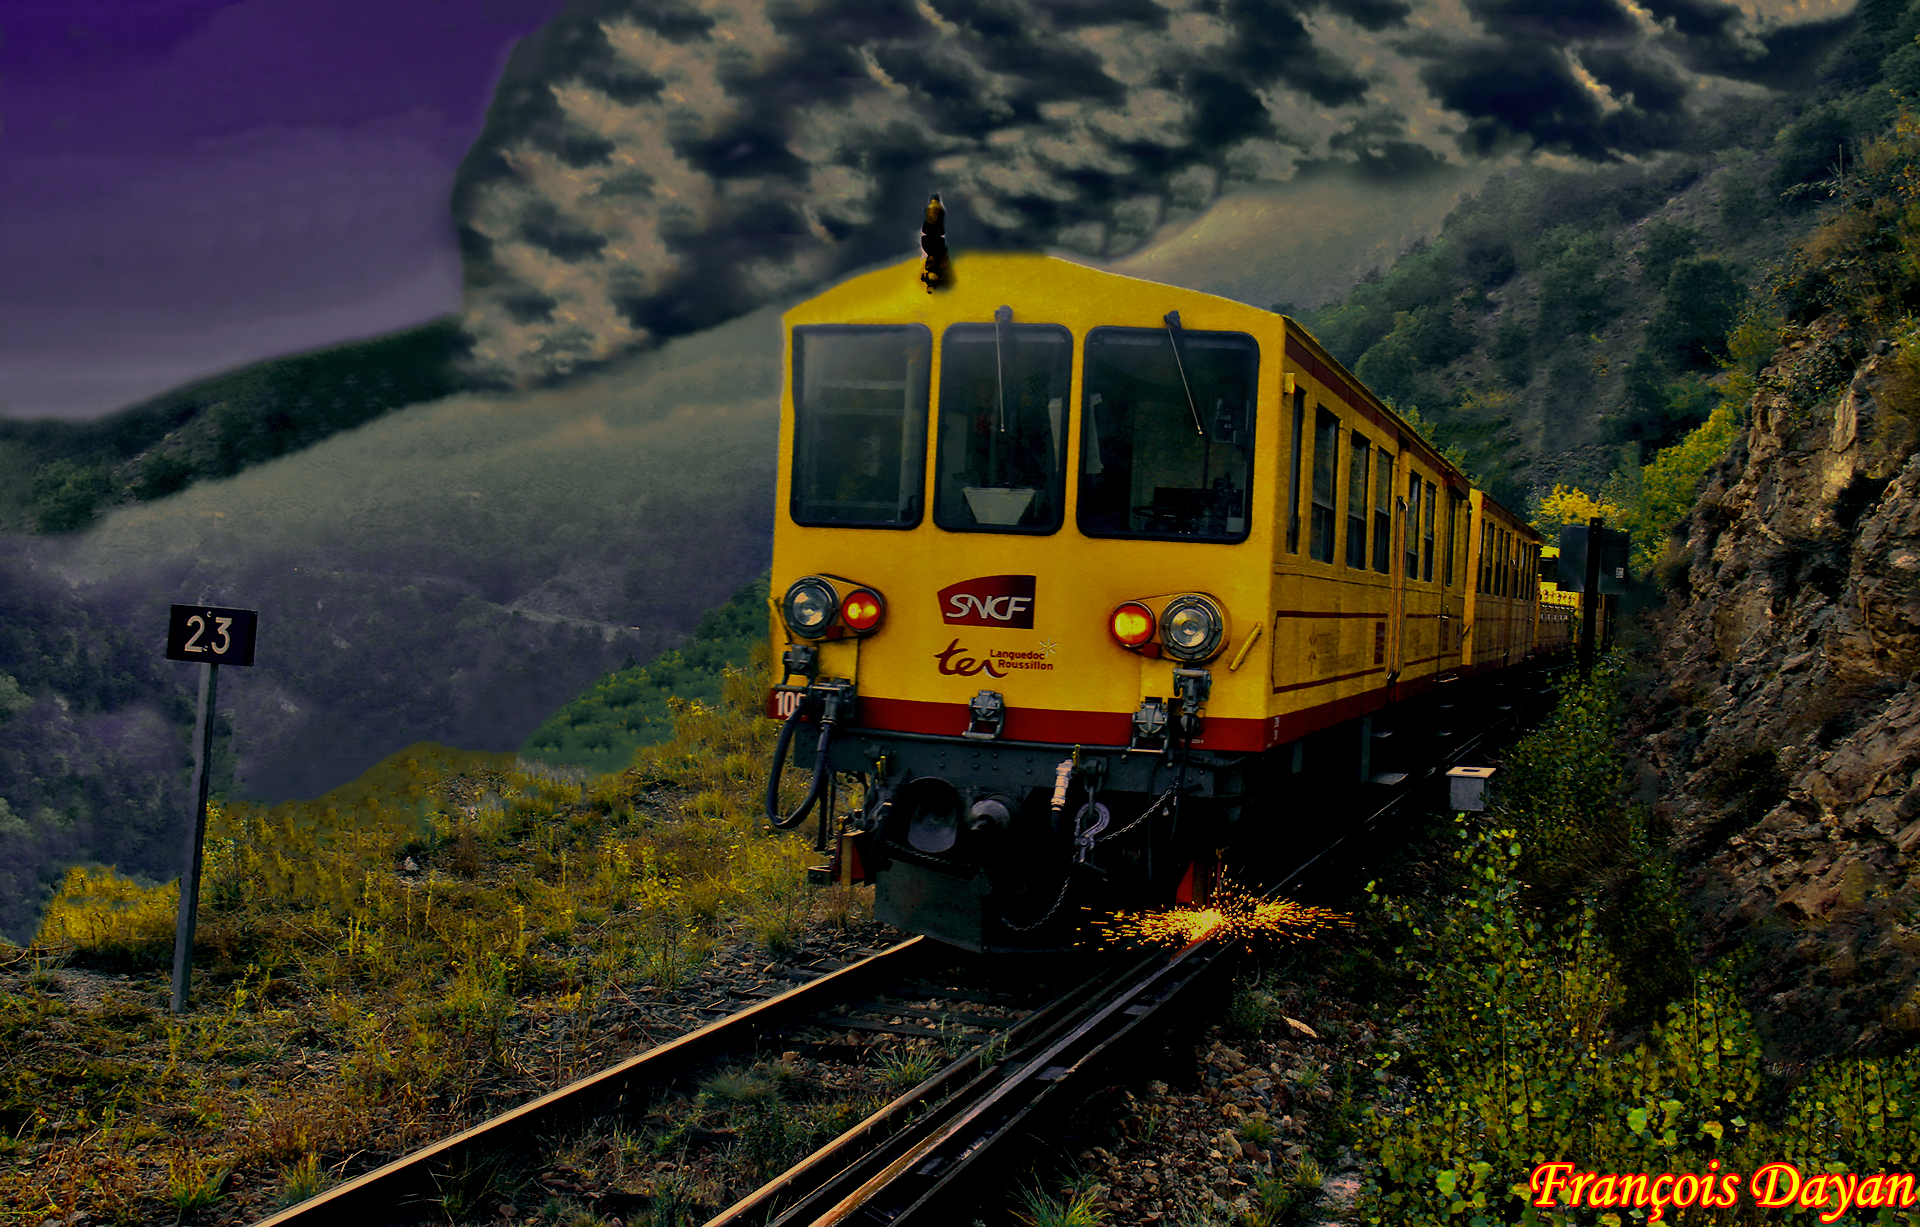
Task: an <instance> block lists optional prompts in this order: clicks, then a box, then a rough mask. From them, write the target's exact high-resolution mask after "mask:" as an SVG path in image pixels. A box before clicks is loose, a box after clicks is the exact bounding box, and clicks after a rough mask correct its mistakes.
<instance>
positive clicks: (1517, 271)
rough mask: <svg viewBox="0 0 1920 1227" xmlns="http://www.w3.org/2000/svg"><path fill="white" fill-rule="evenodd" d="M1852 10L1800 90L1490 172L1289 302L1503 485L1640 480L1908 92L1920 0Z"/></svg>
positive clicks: (1743, 351) (1715, 388) (1710, 404)
mask: <svg viewBox="0 0 1920 1227" xmlns="http://www.w3.org/2000/svg"><path fill="white" fill-rule="evenodd" d="M1860 15H1861V20H1860V24H1859V26H1858V28H1857V29H1856V30H1855V32H1854V33H1853V35H1852V36H1851V38H1850V40H1849V42H1848V43H1847V44H1846V45H1845V46H1843V47H1842V48H1841V49H1840V50H1839V51H1838V53H1836V55H1835V56H1834V57H1833V58H1832V59H1831V61H1830V62H1829V64H1828V65H1827V68H1826V70H1825V72H1824V74H1823V75H1822V76H1821V78H1820V79H1819V81H1818V82H1816V83H1815V85H1814V86H1813V88H1812V89H1811V90H1810V91H1809V92H1808V93H1807V94H1805V95H1803V96H1801V97H1799V98H1794V97H1790V96H1785V95H1766V96H1756V97H1743V98H1738V99H1734V100H1730V101H1727V102H1724V103H1722V104H1720V105H1719V106H1718V107H1716V108H1715V109H1713V110H1712V111H1711V112H1710V113H1709V114H1708V115H1707V116H1706V117H1705V119H1704V120H1703V121H1702V122H1701V123H1700V124H1699V125H1698V126H1697V127H1696V128H1695V130H1694V131H1693V132H1692V133H1691V135H1690V136H1689V138H1688V140H1687V142H1686V143H1685V144H1684V145H1683V146H1682V147H1681V149H1680V150H1678V151H1677V152H1675V153H1673V154H1669V155H1664V156H1662V157H1659V158H1655V159H1651V160H1649V161H1646V162H1641V163H1636V164H1622V165H1619V166H1614V167H1609V168H1601V169H1599V170H1593V171H1586V170H1581V171H1572V170H1558V169H1553V168H1549V167H1544V166H1531V167H1527V168H1523V169H1521V170H1517V171H1514V172H1510V173H1508V174H1506V175H1504V176H1501V177H1497V178H1495V179H1493V180H1491V181H1490V182H1489V183H1488V184H1487V185H1486V187H1485V188H1483V189H1482V190H1481V191H1480V192H1479V193H1478V194H1476V195H1474V196H1471V197H1469V198H1467V199H1464V200H1463V201H1462V202H1461V204H1460V206H1459V207H1458V208H1457V209H1456V210H1455V211H1454V212H1453V213H1452V214H1451V215H1449V217H1448V218H1447V219H1446V221H1445V223H1444V224H1443V226H1442V229H1441V232H1440V235H1439V236H1438V237H1437V238H1436V239H1435V240H1434V241H1432V242H1431V243H1422V244H1416V246H1415V247H1414V248H1413V249H1412V250H1410V251H1408V252H1407V253H1406V254H1405V255H1404V256H1402V257H1401V258H1400V259H1399V260H1398V261H1397V262H1395V263H1394V264H1393V266H1392V267H1391V268H1390V269H1388V270H1386V271H1385V273H1384V274H1380V275H1375V276H1370V277H1369V278H1368V279H1367V280H1365V281H1363V282H1362V283H1361V284H1360V285H1359V286H1357V287H1356V288H1355V289H1354V291H1353V292H1352V293H1351V294H1349V295H1348V296H1346V297H1345V298H1344V299H1342V300H1339V301H1336V302H1331V303H1327V304H1325V305H1323V306H1320V307H1318V308H1316V309H1314V310H1311V311H1305V312H1299V313H1298V315H1299V318H1300V319H1301V320H1302V322H1304V323H1305V324H1307V326H1308V327H1309V328H1310V329H1311V330H1312V331H1313V332H1314V333H1315V335H1316V336H1318V337H1319V338H1320V339H1321V340H1322V341H1323V342H1324V343H1325V344H1326V345H1327V346H1328V348H1329V349H1331V350H1332V351H1333V353H1334V354H1335V356H1337V357H1338V358H1340V359H1341V360H1342V361H1343V362H1345V363H1347V364H1348V366H1350V367H1352V368H1353V369H1354V370H1355V372H1356V373H1357V374H1359V375H1360V376H1361V377H1362V378H1363V379H1365V380H1366V381H1367V382H1368V383H1369V385H1370V386H1372V387H1373V388H1374V389H1375V390H1376V391H1377V392H1379V393H1380V394H1381V395H1382V396H1384V397H1386V398H1388V399H1389V400H1391V401H1393V402H1395V403H1396V404H1397V405H1400V406H1402V407H1404V406H1406V405H1410V404H1411V405H1417V406H1418V407H1419V409H1420V410H1421V411H1422V412H1423V413H1424V414H1426V415H1427V416H1428V417H1429V418H1431V419H1433V420H1434V422H1435V427H1436V433H1437V435H1438V437H1439V439H1440V440H1441V441H1442V442H1443V443H1448V444H1453V445H1455V446H1457V447H1458V448H1460V450H1461V452H1462V454H1463V455H1464V456H1465V458H1466V460H1467V462H1468V465H1469V467H1471V468H1472V469H1473V470H1474V471H1475V472H1476V474H1478V475H1479V476H1480V478H1481V479H1482V480H1483V481H1484V482H1485V483H1487V485H1488V486H1489V487H1490V488H1491V489H1492V490H1493V491H1494V493H1495V495H1496V497H1498V498H1500V499H1501V501H1502V502H1505V503H1507V504H1508V505H1510V506H1513V507H1515V508H1523V507H1527V506H1528V505H1529V502H1530V501H1532V502H1533V503H1535V504H1536V505H1537V502H1538V500H1539V498H1540V497H1541V496H1543V495H1544V494H1546V493H1547V492H1549V491H1550V490H1551V489H1552V487H1553V486H1554V485H1555V484H1556V483H1564V484H1567V485H1570V486H1576V487H1581V488H1584V489H1587V490H1589V491H1597V489H1598V488H1599V487H1600V486H1601V485H1602V484H1604V483H1605V482H1606V481H1607V480H1608V479H1609V478H1610V477H1612V476H1613V475H1615V474H1616V473H1620V474H1623V476H1624V478H1625V479H1626V480H1627V481H1629V483H1630V482H1631V481H1632V480H1634V479H1635V478H1636V477H1637V473H1638V470H1639V468H1640V466H1642V465H1644V464H1646V463H1647V462H1649V461H1651V460H1652V459H1653V458H1654V456H1655V454H1656V453H1657V452H1659V451H1660V450H1661V449H1662V448H1665V447H1669V446H1671V445H1673V444H1676V443H1678V442H1680V441H1681V440H1682V439H1683V438H1685V437H1686V435H1687V434H1688V433H1689V432H1691V431H1692V430H1694V429H1696V428H1698V427H1699V426H1700V425H1702V424H1703V423H1705V422H1706V421H1707V420H1708V419H1709V417H1710V416H1711V414H1712V412H1713V409H1714V408H1715V406H1716V405H1718V404H1719V403H1721V402H1722V401H1723V400H1727V401H1731V402H1733V403H1734V404H1735V405H1736V407H1737V405H1738V402H1739V401H1740V399H1741V398H1740V395H1739V392H1738V390H1737V389H1733V390H1730V389H1728V388H1727V386H1726V383H1727V378H1728V377H1727V375H1726V374H1725V373H1724V372H1725V370H1726V368H1728V367H1729V366H1731V367H1732V368H1733V369H1735V370H1736V371H1738V370H1745V372H1746V373H1747V374H1749V375H1750V374H1751V373H1752V372H1753V371H1754V370H1757V369H1758V363H1759V362H1761V361H1764V360H1765V357H1766V355H1767V354H1768V353H1770V352H1771V350H1772V338H1771V333H1772V327H1771V325H1772V323H1773V322H1775V321H1774V319H1773V314H1772V313H1773V312H1775V311H1777V310H1779V309H1781V306H1782V304H1777V303H1774V302H1770V301H1768V299H1769V286H1770V284H1771V282H1772V281H1773V280H1774V279H1775V278H1776V277H1778V276H1779V275H1780V273H1781V272H1782V270H1783V269H1784V266H1785V265H1786V263H1787V261H1788V259H1789V252H1790V251H1791V249H1792V247H1793V246H1794V244H1795V243H1796V242H1798V241H1800V240H1802V239H1804V238H1805V237H1806V236H1807V235H1808V234H1809V233H1810V232H1811V231H1812V229H1813V228H1814V226H1815V225H1816V224H1817V223H1818V222H1819V220H1820V218H1821V217H1822V215H1823V210H1824V209H1826V208H1828V207H1830V206H1829V204H1828V202H1829V201H1830V200H1831V199H1832V198H1833V197H1834V196H1835V195H1836V194H1843V193H1844V192H1845V191H1846V190H1848V189H1849V188H1850V186H1851V185H1852V183H1853V180H1854V177H1855V176H1856V175H1857V174H1858V173H1859V172H1860V170H1861V169H1862V167H1863V157H1864V153H1865V148H1866V146H1867V145H1868V143H1869V142H1870V141H1871V140H1872V139H1874V138H1875V137H1876V136H1878V135H1879V134H1881V133H1882V132H1884V131H1886V130H1887V128H1888V127H1889V125H1890V124H1891V123H1892V121H1893V117H1894V115H1895V113H1896V111H1897V106H1898V102H1897V100H1898V98H1899V97H1902V96H1911V95H1914V94H1916V93H1920V43H1916V37H1920V4H1914V3H1911V2H1910V0H1881V2H1879V3H1869V4H1863V5H1862V6H1861V14H1860ZM1784 306H1785V309H1787V310H1788V311H1789V312H1791V311H1792V310H1795V309H1796V308H1797V304H1794V303H1787V304H1784ZM1276 309H1281V310H1285V309H1288V304H1284V303H1283V304H1276ZM1743 322H1745V324H1746V325H1747V328H1746V331H1744V332H1742V331H1741V330H1740V329H1739V327H1738V325H1740V324H1742V323H1743Z"/></svg>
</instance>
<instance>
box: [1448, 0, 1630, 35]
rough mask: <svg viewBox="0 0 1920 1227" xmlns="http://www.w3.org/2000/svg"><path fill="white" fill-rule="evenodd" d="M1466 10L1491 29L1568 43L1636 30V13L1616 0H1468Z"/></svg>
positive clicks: (1503, 33) (1628, 33) (1504, 33)
mask: <svg viewBox="0 0 1920 1227" xmlns="http://www.w3.org/2000/svg"><path fill="white" fill-rule="evenodd" d="M1467 11H1468V12H1469V13H1471V14H1473V16H1474V19H1475V20H1476V21H1478V22H1479V23H1480V24H1481V25H1482V26H1484V27H1485V28H1486V29H1488V30H1489V31H1493V32H1495V33H1497V34H1499V35H1500V36H1501V37H1503V38H1507V39H1512V40H1516V41H1518V40H1534V39H1541V40H1547V41H1550V42H1557V43H1566V42H1571V41H1574V40H1586V39H1596V38H1630V37H1632V36H1633V35H1634V34H1635V32H1636V23H1635V22H1634V20H1633V15H1632V14H1631V13H1629V12H1627V11H1626V10H1625V9H1624V8H1622V7H1620V5H1619V3H1617V0H1467Z"/></svg>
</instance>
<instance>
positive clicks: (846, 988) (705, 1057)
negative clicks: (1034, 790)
mask: <svg viewBox="0 0 1920 1227" xmlns="http://www.w3.org/2000/svg"><path fill="white" fill-rule="evenodd" d="M925 943H927V939H926V938H924V937H910V938H908V939H907V940H905V941H903V942H900V943H899V944H897V945H894V946H890V947H888V948H887V949H885V950H882V951H880V952H879V953H878V954H874V955H870V956H869V957H867V958H864V959H861V960H860V961H859V962H857V963H850V964H848V965H847V966H845V967H842V968H840V969H839V970H838V971H832V972H828V973H827V974H826V975H824V976H821V977H820V978H819V979H817V980H810V981H808V982H806V983H804V984H798V985H795V986H794V987H793V988H790V989H788V990H787V991H785V992H783V993H781V994H779V995H778V996H775V997H769V998H767V999H766V1000H764V1001H760V1002H757V1003H755V1004H754V1005H751V1006H748V1007H747V1008H746V1009H744V1010H741V1011H739V1012H737V1013H734V1014H729V1015H727V1016H726V1017H724V1018H717V1019H715V1020H714V1021H712V1022H710V1023H708V1024H706V1025H705V1026H703V1027H700V1028H699V1029H697V1030H694V1031H689V1032H688V1033H687V1034H685V1035H682V1036H680V1037H678V1038H676V1039H672V1040H669V1041H667V1042H666V1043H664V1044H661V1045H659V1046H657V1047H654V1048H649V1049H648V1050H647V1051H645V1052H642V1053H638V1054H636V1055H634V1056H632V1057H629V1058H627V1059H626V1060H624V1061H622V1062H620V1063H619V1064H618V1065H614V1066H611V1067H609V1068H607V1069H604V1070H601V1071H600V1072H599V1073H597V1074H591V1075H589V1076H587V1077H585V1078H582V1079H580V1080H578V1081H576V1082H572V1083H569V1084H568V1085H566V1086H563V1087H561V1088H559V1089H558V1090H554V1091H550V1092H548V1093H547V1094H545V1095H542V1096H540V1097H539V1098H538V1099H534V1100H530V1101H529V1102H527V1103H524V1104H522V1105H520V1106H519V1107H517V1108H514V1109H512V1110H511V1111H508V1112H505V1113H502V1114H501V1115H499V1116H496V1117H493V1118H491V1119H489V1120H486V1121H483V1122H481V1123H480V1124H478V1125H475V1126H473V1127H472V1128H471V1129H467V1130H464V1131H462V1132H460V1133H456V1134H454V1135H453V1136H452V1137H449V1138H445V1139H443V1140H441V1141H439V1142H435V1143H433V1144H432V1145H430V1146H425V1147H422V1148H421V1149H419V1150H416V1151H413V1152H412V1153H410V1154H406V1155H402V1156H401V1157H400V1158H398V1159H395V1160H394V1161H393V1162H391V1163H388V1164H386V1165H385V1166H383V1167H378V1168H375V1169H374V1170H373V1171H370V1172H367V1173H366V1174H364V1175H361V1176H356V1177H355V1178H354V1179H352V1180H349V1181H347V1182H346V1183H345V1184H342V1185H338V1186H336V1187H334V1188H332V1189H329V1190H327V1191H326V1192H324V1193H320V1194H318V1195H316V1196H314V1197H311V1198H308V1199H307V1200H306V1201H303V1202H301V1203H299V1204H298V1205H295V1206H291V1207H289V1208H287V1209H285V1210H282V1211H280V1212H279V1213H277V1214H274V1215H271V1216H270V1217H268V1218H264V1219H260V1220H259V1221H258V1222H257V1223H255V1225H254V1227H290V1225H293V1224H298V1225H299V1227H310V1225H312V1224H316V1223H325V1224H333V1223H338V1222H341V1221H342V1220H343V1219H344V1218H345V1217H346V1216H348V1215H359V1216H377V1215H385V1214H392V1213H393V1212H395V1211H398V1210H403V1209H404V1208H408V1207H417V1208H418V1209H420V1210H427V1209H429V1208H430V1205H431V1201H432V1199H433V1197H434V1196H435V1194H436V1193H437V1192H438V1188H439V1186H438V1183H437V1181H436V1172H437V1171H438V1170H441V1169H457V1168H458V1166H459V1165H460V1164H461V1163H462V1162H463V1161H465V1160H467V1159H469V1158H471V1157H473V1156H475V1155H476V1154H478V1153H479V1152H482V1151H498V1150H504V1149H506V1148H508V1147H510V1146H512V1145H513V1144H514V1143H515V1142H517V1141H519V1140H521V1139H522V1138H525V1137H526V1136H528V1135H529V1134H533V1133H539V1132H543V1131H547V1130H552V1129H555V1128H558V1127H561V1126H564V1125H566V1124H568V1123H571V1122H572V1121H575V1120H578V1119H579V1118H580V1117H582V1116H584V1115H586V1114H588V1113H591V1112H595V1111H605V1110H608V1109H609V1108H611V1107H613V1106H615V1105H617V1104H618V1103H619V1102H620V1101H622V1100H623V1099H625V1098H626V1097H628V1096H631V1095H632V1094H634V1093H635V1092H636V1091H641V1090H647V1089H651V1088H653V1087H657V1086H663V1085H666V1084H669V1083H671V1082H673V1081H674V1080H675V1079H676V1078H678V1077H680V1076H681V1075H683V1074H684V1073H685V1072H686V1071H687V1070H689V1069H690V1068H692V1067H695V1066H698V1065H700V1064H703V1063H704V1062H707V1061H710V1060H713V1059H714V1058H716V1057H718V1056H721V1055H723V1054H724V1053H728V1052H733V1051H738V1050H739V1049H740V1048H742V1047H744V1046H747V1045H750V1044H751V1043H752V1042H753V1041H754V1040H755V1039H756V1038H757V1037H758V1036H759V1034H760V1033H761V1032H762V1030H764V1029H771V1028H772V1027H774V1026H778V1025H782V1024H784V1023H786V1022H787V1021H789V1020H790V1019H791V1018H793V1017H794V1016H795V1015H804V1014H808V1013H811V1012H814V1011H817V1010H820V1009H822V1008H824V1007H825V1006H827V1005H829V1004H831V1003H832V1002H834V1001H836V1000H840V999H843V998H845V997H846V996H848V995H849V994H853V993H858V992H862V991H865V990H866V989H867V988H868V987H869V986H870V985H871V984H872V983H873V981H875V980H877V979H882V978H885V977H891V976H894V975H898V974H905V972H906V971H908V970H909V968H908V967H907V966H903V964H910V963H912V962H914V961H917V960H918V959H919V958H920V957H922V956H923V955H924V953H925V951H924V950H922V949H921V947H922V945H923V944H925ZM372 1221H377V1222H384V1221H388V1220H386V1219H383V1218H375V1219H373V1220H372Z"/></svg>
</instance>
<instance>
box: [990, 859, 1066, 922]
mask: <svg viewBox="0 0 1920 1227" xmlns="http://www.w3.org/2000/svg"><path fill="white" fill-rule="evenodd" d="M1072 885H1073V872H1072V871H1071V870H1069V871H1068V872H1067V876H1066V877H1064V878H1062V879H1060V893H1059V894H1058V895H1056V896H1054V899H1053V906H1052V907H1050V908H1048V909H1047V914H1046V915H1045V916H1042V917H1041V918H1040V919H1038V920H1036V921H1034V922H1033V923H1032V924H1026V925H1017V924H1014V923H1013V922H1012V921H1011V920H1008V919H1007V915H1006V913H1005V912H999V909H997V908H996V909H995V911H996V912H998V913H999V916H1000V923H1001V925H1002V926H1004V927H1005V928H1006V929H1007V930H1008V931H1009V932H1012V933H1028V932H1031V931H1032V930H1034V929H1037V928H1039V927H1040V926H1041V925H1043V924H1045V923H1047V922H1048V921H1049V920H1052V919H1053V915H1054V913H1055V912H1058V911H1059V910H1060V905H1061V904H1063V903H1065V902H1066V901H1067V888H1068V887H1070V886H1072Z"/></svg>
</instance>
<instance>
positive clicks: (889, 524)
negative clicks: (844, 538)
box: [788, 324, 933, 528]
mask: <svg viewBox="0 0 1920 1227" xmlns="http://www.w3.org/2000/svg"><path fill="white" fill-rule="evenodd" d="M932 353H933V334H932V332H930V331H929V330H928V329H927V327H926V326H925V325H924V324H904V325H899V324H888V325H848V324H811V325H804V326H802V327H798V328H795V329H794V330H793V372H792V378H793V474H792V486H791V497H790V499H789V503H788V513H789V514H790V515H791V516H792V517H793V522H794V523H795V524H802V525H836V526H842V527H852V528H912V527H913V526H914V525H916V524H918V523H919V522H920V515H921V508H922V503H923V500H924V496H925V493H926V468H927V450H926V430H927V393H928V384H929V376H930V372H931V368H932V363H931V357H932Z"/></svg>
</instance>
